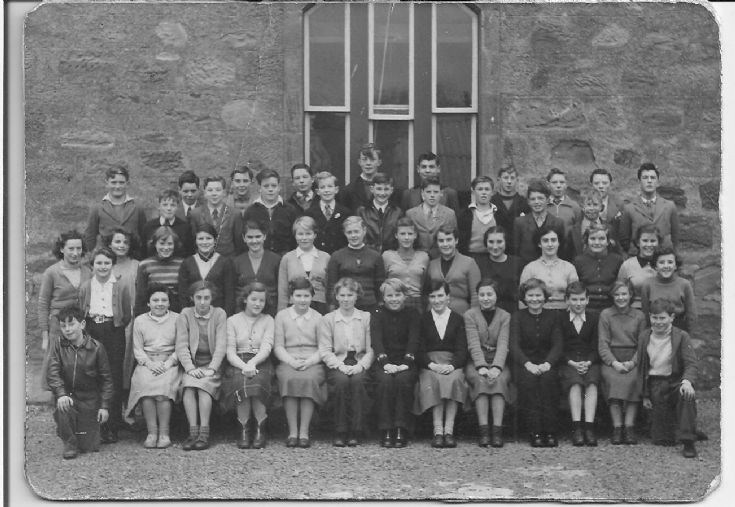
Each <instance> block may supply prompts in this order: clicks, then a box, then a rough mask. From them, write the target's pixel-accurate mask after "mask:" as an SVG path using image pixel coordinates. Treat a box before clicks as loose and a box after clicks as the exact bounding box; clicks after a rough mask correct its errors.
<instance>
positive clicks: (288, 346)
mask: <svg viewBox="0 0 735 507" xmlns="http://www.w3.org/2000/svg"><path fill="white" fill-rule="evenodd" d="M289 292H290V299H291V301H292V302H293V304H292V305H291V306H289V307H288V308H286V309H285V310H281V311H280V312H278V314H277V315H276V322H275V327H276V330H275V339H274V346H273V351H274V353H275V356H276V357H277V358H278V360H279V361H280V362H279V363H278V366H276V378H277V379H278V392H279V393H280V394H281V396H282V397H283V408H284V409H285V411H286V420H287V421H288V439H287V440H286V447H296V446H298V447H302V448H306V447H310V446H311V440H309V424H310V423H311V416H312V415H313V414H314V407H315V405H323V404H324V403H325V402H326V401H327V386H326V384H325V374H324V365H323V364H322V361H321V358H320V357H319V348H318V342H317V327H318V324H319V320H320V317H321V315H319V312H317V311H316V310H314V309H313V308H311V307H310V306H311V299H312V297H313V296H314V288H313V287H312V286H311V283H310V282H309V280H307V279H306V278H297V279H295V280H293V281H291V282H289ZM299 415H300V416H301V419H300V420H299Z"/></svg>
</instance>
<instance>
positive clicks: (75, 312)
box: [56, 305, 84, 322]
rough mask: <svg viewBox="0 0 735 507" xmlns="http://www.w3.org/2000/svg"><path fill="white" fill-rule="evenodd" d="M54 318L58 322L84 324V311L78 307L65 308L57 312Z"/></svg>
mask: <svg viewBox="0 0 735 507" xmlns="http://www.w3.org/2000/svg"><path fill="white" fill-rule="evenodd" d="M56 318H57V319H58V320H59V322H66V321H67V320H76V321H77V322H84V310H82V309H81V308H79V305H70V306H65V307H64V308H62V309H61V310H59V313H57V314H56Z"/></svg>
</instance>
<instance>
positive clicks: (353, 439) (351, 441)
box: [347, 433, 360, 447]
mask: <svg viewBox="0 0 735 507" xmlns="http://www.w3.org/2000/svg"><path fill="white" fill-rule="evenodd" d="M358 445H360V437H359V435H358V434H357V433H354V434H352V435H350V438H348V439H347V447H357V446H358Z"/></svg>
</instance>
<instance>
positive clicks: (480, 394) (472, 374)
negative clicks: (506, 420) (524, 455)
mask: <svg viewBox="0 0 735 507" xmlns="http://www.w3.org/2000/svg"><path fill="white" fill-rule="evenodd" d="M497 288H498V284H497V283H496V282H495V281H494V280H491V279H489V278H486V279H483V280H481V281H480V283H478V284H477V288H476V290H477V300H478V302H479V304H480V306H479V308H470V309H469V310H467V311H466V312H465V314H464V325H465V329H466V330H467V348H468V349H469V352H470V358H471V361H468V362H467V366H465V368H464V374H465V377H467V382H468V383H469V384H470V398H471V399H472V400H473V401H474V402H475V410H476V412H477V422H478V424H479V426H480V442H479V445H480V447H487V446H488V445H492V446H493V447H503V412H504V411H505V402H506V400H509V388H508V384H509V383H510V369H509V368H506V364H505V363H506V361H505V360H506V358H507V357H508V335H509V332H510V314H509V313H508V312H506V311H505V310H503V309H502V308H498V307H497V306H496V303H497V301H498V290H497ZM491 406H492V414H493V426H492V436H491V431H490V426H489V424H488V412H489V410H490V407H491Z"/></svg>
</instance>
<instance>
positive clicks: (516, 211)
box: [490, 193, 531, 255]
mask: <svg viewBox="0 0 735 507" xmlns="http://www.w3.org/2000/svg"><path fill="white" fill-rule="evenodd" d="M490 202H491V203H493V204H494V205H495V207H496V208H497V210H496V211H495V222H496V223H497V224H498V225H499V226H501V227H502V228H503V229H505V239H506V241H505V244H506V246H505V253H508V254H513V255H518V254H517V253H516V252H515V251H514V250H513V241H512V240H513V224H514V222H515V219H516V218H518V217H519V216H521V213H523V214H524V215H529V214H531V208H530V207H529V206H528V201H526V198H525V197H523V196H522V195H520V194H518V193H516V195H514V196H513V201H512V202H511V204H510V207H509V208H506V207H505V202H504V201H503V196H501V195H500V194H498V193H495V194H493V196H492V197H491V198H490Z"/></svg>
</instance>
